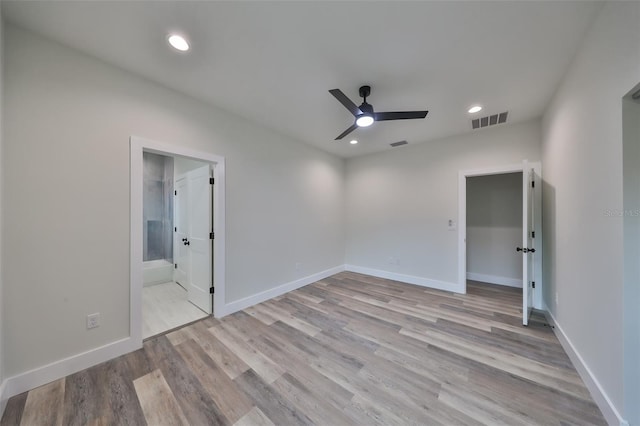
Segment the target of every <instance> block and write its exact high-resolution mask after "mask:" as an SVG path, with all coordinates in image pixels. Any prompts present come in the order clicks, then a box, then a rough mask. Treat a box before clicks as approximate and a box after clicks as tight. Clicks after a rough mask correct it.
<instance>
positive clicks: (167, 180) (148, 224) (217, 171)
mask: <svg viewBox="0 0 640 426" xmlns="http://www.w3.org/2000/svg"><path fill="white" fill-rule="evenodd" d="M214 212H215V214H214ZM214 265H221V266H220V267H218V268H214ZM214 288H215V290H217V291H216V293H218V294H214ZM214 296H215V297H214ZM217 297H220V299H218V300H216V299H217ZM223 297H224V159H223V158H222V157H218V156H214V155H211V154H207V153H199V152H195V151H191V150H188V149H185V148H180V147H171V146H168V145H165V144H161V143H158V142H153V141H148V140H144V139H139V138H135V137H132V138H131V335H132V337H133V338H134V339H135V340H136V341H139V342H140V344H141V343H142V340H143V339H145V338H148V337H151V336H154V335H157V334H161V333H164V332H166V331H169V330H171V329H174V328H177V327H180V326H182V325H184V324H187V323H190V322H193V321H196V320H198V319H201V318H204V317H206V316H208V315H211V314H216V315H218V316H221V315H222V314H223V313H222V309H221V308H222V307H223V304H222V301H223V300H224V299H223Z"/></svg>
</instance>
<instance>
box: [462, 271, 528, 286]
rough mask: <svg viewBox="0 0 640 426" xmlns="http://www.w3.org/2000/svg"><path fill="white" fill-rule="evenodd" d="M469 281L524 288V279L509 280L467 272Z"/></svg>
mask: <svg viewBox="0 0 640 426" xmlns="http://www.w3.org/2000/svg"><path fill="white" fill-rule="evenodd" d="M467 279H468V280H472V281H480V282H482V283H489V284H498V285H506V286H509V287H518V288H522V278H507V277H500V276H498V275H486V274H478V273H476V272H467Z"/></svg>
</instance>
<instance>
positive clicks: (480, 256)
mask: <svg viewBox="0 0 640 426" xmlns="http://www.w3.org/2000/svg"><path fill="white" fill-rule="evenodd" d="M519 246H522V173H507V174H499V175H488V176H475V177H470V178H467V277H468V278H469V279H473V280H477V281H483V282H488V283H493V284H501V285H510V286H513V287H522V254H521V253H518V252H516V247H519Z"/></svg>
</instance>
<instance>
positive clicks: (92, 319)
mask: <svg viewBox="0 0 640 426" xmlns="http://www.w3.org/2000/svg"><path fill="white" fill-rule="evenodd" d="M99 326H100V312H96V313H95V314H91V315H87V329H90V328H96V327H99Z"/></svg>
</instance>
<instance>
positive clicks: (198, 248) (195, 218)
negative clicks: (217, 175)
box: [187, 165, 213, 314]
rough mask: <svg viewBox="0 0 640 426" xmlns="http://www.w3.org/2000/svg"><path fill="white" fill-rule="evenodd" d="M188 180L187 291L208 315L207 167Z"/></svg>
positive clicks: (208, 183) (208, 175)
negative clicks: (188, 265)
mask: <svg viewBox="0 0 640 426" xmlns="http://www.w3.org/2000/svg"><path fill="white" fill-rule="evenodd" d="M187 179H188V181H189V183H188V187H189V207H188V212H189V226H190V232H189V237H188V241H187V243H188V245H187V246H188V247H189V250H190V252H191V274H190V280H189V285H188V286H187V292H188V297H189V301H190V302H191V303H193V304H194V305H196V306H197V307H199V308H200V309H202V310H203V311H205V312H206V313H208V314H210V313H211V312H212V295H211V293H210V288H211V287H212V275H211V263H212V254H213V253H212V247H211V246H212V244H211V239H210V233H211V229H212V227H211V217H212V215H211V207H212V206H211V184H210V182H209V179H210V167H209V166H208V165H207V166H204V167H201V168H198V169H195V170H193V171H191V172H189V173H188V174H187Z"/></svg>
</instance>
